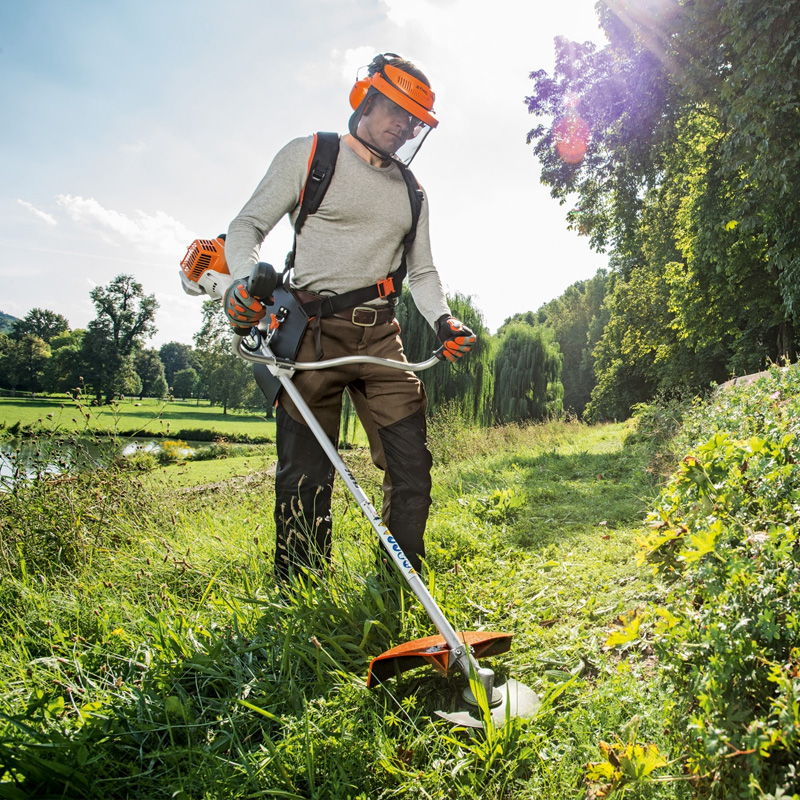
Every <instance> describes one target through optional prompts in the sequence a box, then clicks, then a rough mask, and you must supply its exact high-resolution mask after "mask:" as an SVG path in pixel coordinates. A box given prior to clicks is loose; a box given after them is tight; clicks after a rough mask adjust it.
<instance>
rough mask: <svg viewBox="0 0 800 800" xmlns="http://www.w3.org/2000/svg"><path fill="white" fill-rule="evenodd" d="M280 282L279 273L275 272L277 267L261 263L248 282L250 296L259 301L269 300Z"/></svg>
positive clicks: (256, 266) (254, 269)
mask: <svg viewBox="0 0 800 800" xmlns="http://www.w3.org/2000/svg"><path fill="white" fill-rule="evenodd" d="M278 281H279V278H278V273H277V272H275V267H273V266H272V264H267V262H266V261H259V262H258V264H256V265H255V266H254V267H253V271H252V272H251V273H250V280H249V281H248V288H249V290H250V294H251V295H253V297H255V298H256V299H257V300H269V298H270V297H272V293H273V292H274V291H275V287H276V286H277V285H278Z"/></svg>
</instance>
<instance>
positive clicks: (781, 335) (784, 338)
mask: <svg viewBox="0 0 800 800" xmlns="http://www.w3.org/2000/svg"><path fill="white" fill-rule="evenodd" d="M777 344H778V363H779V364H781V365H783V366H786V365H787V364H793V363H794V362H795V361H796V360H797V351H796V350H795V347H794V325H793V324H792V323H791V322H789V321H786V322H781V324H780V325H778V342H777Z"/></svg>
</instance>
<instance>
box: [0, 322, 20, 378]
mask: <svg viewBox="0 0 800 800" xmlns="http://www.w3.org/2000/svg"><path fill="white" fill-rule="evenodd" d="M18 385H19V351H18V349H17V346H16V342H15V341H14V340H13V339H12V338H11V337H10V336H8V335H7V334H5V333H0V387H2V388H3V389H10V390H11V391H12V392H14V391H15V390H16V388H17V386H18Z"/></svg>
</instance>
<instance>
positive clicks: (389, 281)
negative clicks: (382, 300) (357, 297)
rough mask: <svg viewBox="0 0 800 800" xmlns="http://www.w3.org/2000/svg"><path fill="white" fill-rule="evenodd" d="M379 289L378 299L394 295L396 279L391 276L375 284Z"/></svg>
mask: <svg viewBox="0 0 800 800" xmlns="http://www.w3.org/2000/svg"><path fill="white" fill-rule="evenodd" d="M375 285H376V286H377V287H378V297H388V296H389V295H390V294H393V293H394V278H392V277H391V276H389V277H388V278H384V279H383V280H382V281H378V282H377V284H375Z"/></svg>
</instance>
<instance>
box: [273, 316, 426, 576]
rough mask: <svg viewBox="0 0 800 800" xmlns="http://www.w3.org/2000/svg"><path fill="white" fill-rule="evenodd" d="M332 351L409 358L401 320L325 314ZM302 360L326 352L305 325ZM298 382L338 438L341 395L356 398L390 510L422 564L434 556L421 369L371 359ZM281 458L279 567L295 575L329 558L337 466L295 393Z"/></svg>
mask: <svg viewBox="0 0 800 800" xmlns="http://www.w3.org/2000/svg"><path fill="white" fill-rule="evenodd" d="M320 343H321V345H322V352H323V357H324V358H325V359H330V358H340V357H342V356H353V355H366V356H378V357H380V358H388V359H392V360H394V361H405V360H406V359H405V356H404V354H403V345H402V342H401V340H400V326H399V325H398V323H397V321H396V320H393V321H391V322H386V323H382V324H377V325H374V326H362V325H355V324H353V322H351V321H350V320H345V319H340V318H338V317H326V318H325V319H323V320H321V331H320ZM296 360H297V361H298V362H302V361H315V360H317V343H316V342H315V335H314V330H313V328H312V327H311V326H310V327H309V329H308V330H307V331H306V333H305V336H304V338H303V341H302V342H301V345H300V350H299V352H298V354H297V358H296ZM293 383H294V385H295V386H296V387H297V388H298V390H299V391H300V394H301V396H302V397H303V399H304V400H305V401H306V403H308V405H309V407H310V408H311V411H312V413H313V414H314V416H315V417H316V419H317V420H318V421H319V423H320V425H321V426H322V428H323V429H324V430H325V432H326V434H327V435H328V437H329V438H330V439H331V441H332V442H333V443H334V444H337V443H338V438H339V421H340V417H341V408H342V394H343V392H345V391H347V392H348V393H349V395H350V397H351V398H352V401H353V405H354V407H355V409H356V412H357V413H358V416H359V419H360V420H361V423H362V425H363V426H364V429H365V430H366V432H367V436H368V439H369V444H370V451H371V455H372V460H373V462H374V463H375V465H376V466H377V467H379V468H380V469H381V470H383V471H384V481H383V507H382V513H381V516H382V519H383V523H384V525H386V527H387V528H389V530H390V531H391V532H392V535H393V536H394V538H395V539H396V540H397V542H398V544H399V545H400V547H401V548H402V549H403V552H404V553H405V555H406V556H407V557H408V560H409V562H410V563H411V564H412V566H414V567H415V568H416V569H419V567H420V563H421V562H420V559H421V558H423V557H424V555H425V547H424V543H423V535H424V532H425V524H426V522H427V519H428V509H429V507H430V503H431V494H430V493H431V477H430V472H431V464H432V459H431V455H430V452H429V450H428V446H427V431H426V423H425V409H426V404H427V401H426V398H425V390H424V388H423V386H422V384H421V383H420V381H419V379H418V378H417V377H416V375H415V374H414V373H413V372H405V371H400V370H395V369H390V368H387V367H381V366H376V365H372V364H354V365H347V366H344V367H336V368H335V369H325V370H309V371H297V372H296V373H295V375H294V378H293ZM276 416H277V449H278V467H277V472H276V476H275V530H276V547H275V574H276V576H277V577H278V578H279V579H286V578H287V577H288V576H289V575H290V574H291V573H292V572H294V571H296V570H297V569H298V568H301V567H309V568H319V567H321V566H323V565H324V564H325V563H326V562H327V561H328V560H329V559H330V552H331V537H332V524H331V507H330V506H331V492H332V488H333V478H334V469H333V466H332V465H331V463H330V460H329V459H328V457H327V456H326V455H325V452H324V451H323V449H322V448H321V447H320V445H319V443H318V442H317V440H316V438H315V436H314V434H313V433H312V432H311V430H310V429H309V428H308V426H307V425H306V424H305V422H304V420H303V418H302V416H301V414H300V412H299V411H298V409H297V407H296V406H295V404H294V403H293V402H292V401H291V398H289V396H288V395H287V394H286V393H285V392H283V393H281V395H280V397H279V400H278V409H277V415H276Z"/></svg>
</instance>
